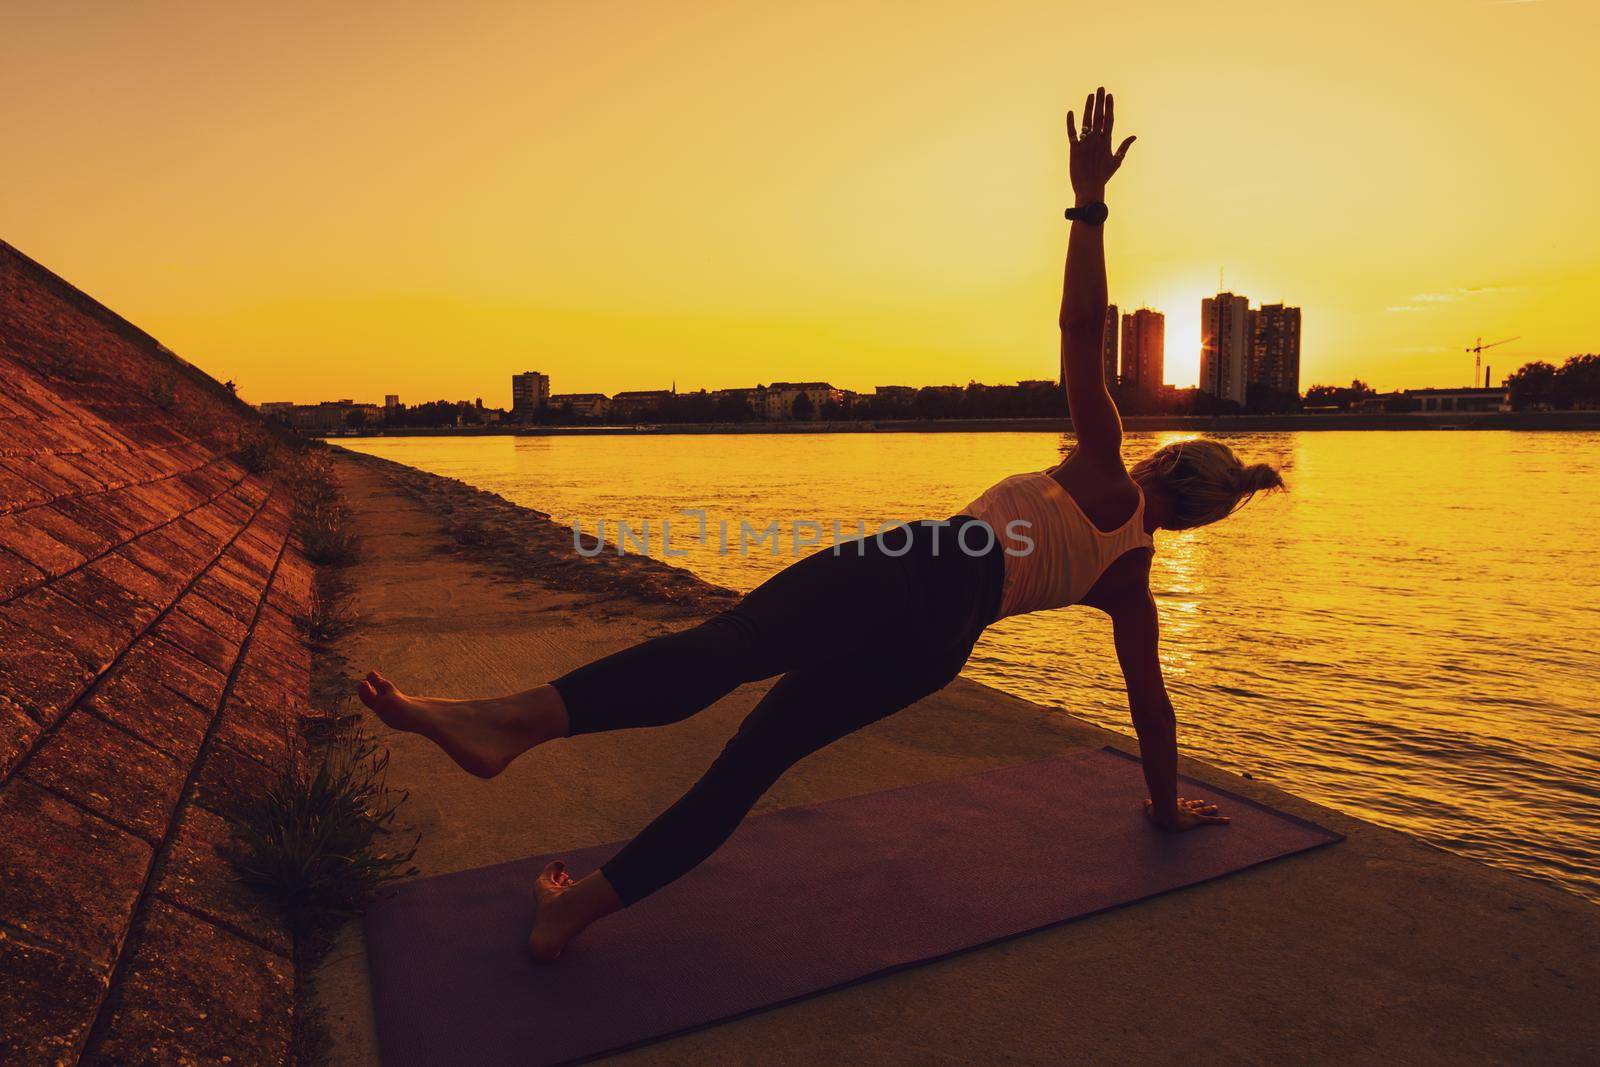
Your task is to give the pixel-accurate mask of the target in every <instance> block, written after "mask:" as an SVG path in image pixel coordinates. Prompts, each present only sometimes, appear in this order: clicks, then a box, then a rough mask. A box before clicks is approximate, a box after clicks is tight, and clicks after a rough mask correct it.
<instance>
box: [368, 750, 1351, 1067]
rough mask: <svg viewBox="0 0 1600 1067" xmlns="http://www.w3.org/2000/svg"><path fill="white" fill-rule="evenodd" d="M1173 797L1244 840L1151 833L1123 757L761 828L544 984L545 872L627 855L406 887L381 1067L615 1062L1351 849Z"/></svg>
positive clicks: (390, 902) (1062, 762)
mask: <svg viewBox="0 0 1600 1067" xmlns="http://www.w3.org/2000/svg"><path fill="white" fill-rule="evenodd" d="M1181 792H1183V793H1184V794H1186V795H1190V796H1203V797H1207V798H1212V797H1215V798H1219V799H1221V800H1223V801H1224V802H1225V805H1226V808H1225V813H1226V814H1228V815H1230V816H1231V817H1232V818H1233V823H1232V824H1231V825H1229V826H1226V827H1205V828H1202V829H1200V830H1197V831H1194V832H1192V833H1187V834H1175V835H1173V834H1165V833H1162V832H1161V831H1159V830H1157V829H1156V828H1155V827H1153V826H1151V825H1149V824H1148V823H1147V822H1146V820H1145V818H1144V816H1143V815H1142V814H1141V805H1142V803H1143V799H1144V795H1145V787H1144V780H1143V778H1142V777H1141V775H1140V773H1139V765H1138V762H1137V761H1136V760H1134V759H1132V758H1130V757H1128V756H1124V755H1123V754H1121V753H1119V752H1117V751H1115V750H1113V749H1109V748H1107V749H1091V750H1087V751H1082V752H1074V753H1072V754H1070V755H1066V756H1060V757H1056V758H1053V759H1047V760H1041V761H1039V762H1036V763H1027V764H1023V765H1021V766H1016V767H1006V768H1002V769H1001V770H997V771H989V772H986V773H983V774H976V775H971V776H968V777H964V778H957V779H954V780H951V781H943V782H929V783H927V784H924V785H916V786H908V787H906V788H903V789H891V790H887V791H885V792H881V793H868V794H865V795H863V796H855V797H847V798H844V799H842V800H833V801H829V802H827V803H823V804H814V805H810V806H807V807H797V808H787V809H784V810H782V811H777V812H773V813H771V814H768V815H759V816H755V817H753V818H750V819H747V820H746V821H745V823H744V824H743V825H742V826H740V828H739V829H738V831H737V832H735V834H734V835H733V837H732V838H731V839H729V841H728V843H727V844H726V845H724V846H723V847H722V849H721V850H719V851H718V852H717V853H716V854H715V855H714V856H712V857H711V858H710V859H709V860H707V861H706V862H705V863H704V864H702V865H701V866H700V867H698V868H696V869H695V870H694V871H692V872H691V873H690V874H688V875H686V876H685V877H684V878H682V879H681V880H679V881H678V882H675V883H674V884H672V885H670V886H668V887H667V888H665V889H663V890H661V891H660V892H659V893H656V894H655V895H654V896H651V897H647V898H646V899H645V900H643V901H641V902H639V903H638V904H636V905H634V906H633V907H632V908H629V909H627V910H626V911H623V912H620V913H618V914H617V915H614V916H611V917H610V918H608V919H606V920H604V921H602V922H600V923H598V924H596V925H595V926H594V927H592V928H590V929H589V930H588V931H587V932H585V933H584V935H583V936H582V937H581V938H579V939H578V940H577V941H574V942H573V944H572V946H571V947H570V948H568V949H567V951H566V953H565V954H564V955H563V956H562V958H561V959H560V960H559V961H557V962H556V963H554V964H551V965H546V966H541V965H538V964H535V963H532V962H530V961H529V960H528V958H527V957H526V956H525V955H524V952H523V941H524V939H525V938H526V936H527V932H528V927H529V924H530V921H531V919H532V914H533V896H532V888H531V887H532V885H533V881H534V878H535V877H536V876H537V875H538V873H539V871H540V870H542V869H543V868H544V865H545V864H546V863H548V862H549V861H550V860H552V859H565V860H566V861H567V863H568V864H569V866H570V867H571V869H572V873H573V875H574V877H581V876H582V875H583V874H585V873H587V872H588V871H589V870H591V869H592V868H594V867H596V866H598V865H599V864H601V863H602V862H604V861H605V860H606V859H607V858H608V857H609V856H611V854H612V853H614V852H615V851H616V850H617V848H618V847H619V843H612V844H607V845H597V846H594V847H590V848H581V849H571V850H567V851H564V852H556V853H551V854H549V855H545V856H534V857H532V858H530V859H525V860H516V861H514V862H512V863H502V864H499V865H497V866H494V867H482V868H479V869H477V870H471V871H461V872H458V873H456V874H446V875H441V876H439V877H436V878H425V879H421V880H419V881H415V882H408V883H406V884H405V885H403V886H401V887H400V888H399V889H398V890H397V891H396V892H395V894H394V895H393V896H392V897H390V898H388V899H386V900H384V901H383V902H381V903H380V904H378V905H376V906H375V907H373V908H372V910H371V911H369V912H368V913H367V919H366V932H367V956H368V960H369V962H370V965H371V974H372V997H373V1002H374V1004H375V1006H376V1011H377V1023H378V1040H379V1045H380V1048H381V1051H382V1055H383V1062H384V1063H385V1064H386V1065H388V1067H397V1065H401V1064H428V1065H432V1064H459V1063H472V1064H549V1063H562V1062H567V1061H571V1060H576V1059H583V1058H587V1057H590V1056H596V1055H599V1054H601V1053H605V1052H615V1051H618V1050H621V1049H623V1048H627V1047H630V1046H633V1045H638V1044H642V1043H645V1042H648V1041H651V1040H654V1039H657V1038H662V1037H666V1036H669V1035H671V1034H677V1033H682V1032H684V1031H686V1030H693V1029H697V1028H699V1027H702V1026H707V1025H709V1024H711V1023H715V1022H719V1021H722V1020H726V1019H729V1018H732V1017H734V1016H738V1015H745V1014H748V1013H750V1012H753V1011H757V1010H759V1009H762V1008H767V1007H772V1006H774V1005H778V1004H782V1003H785V1002H787V1001H792V1000H796V999H799V998H801V997H805V996H808V995H811V994H813V993H819V992H822V991H824V990H827V989H833V988H835V987H838V986H841V985H846V984H849V983H852V982H857V981H860V980H862V979H864V978H869V977H871V976H874V975H878V974H883V973H884V972H887V971H891V970H896V969H898V968H902V967H906V966H910V965H912V964H917V963H925V962H928V961H930V960H935V959H938V958H940V957H944V956H950V955H953V954H955V953H958V952H963V951H965V950H967V949H971V948H976V947H978V946H980V945H985V944H989V943H992V942H995V941H999V940H1003V939H1005V938H1009V937H1015V936H1017V935H1018V934H1023V933H1028V932H1030V931H1034V930H1038V929H1041V928H1044V927H1048V926H1054V925H1057V924H1059V923H1062V922H1065V921H1067V920H1069V919H1075V918H1079V917H1081V916H1084V915H1089V914H1092V913H1094V912H1097V911H1103V910H1105V909H1106V908H1110V907H1115V906H1116V905H1119V904H1127V903H1130V902H1132V901H1136V900H1142V899H1144V898H1146V897H1150V896H1155V895H1156V894H1158V893H1164V892H1166V891H1168V890H1170V889H1177V888H1180V887H1182V886H1188V885H1194V884H1195V883H1197V882H1204V881H1207V880H1209V879H1212V878H1216V877H1219V876H1221V875H1224V874H1229V873H1232V872H1234V871H1239V870H1243V869H1244V868H1246V867H1252V866H1254V865H1256V864H1258V863H1263V862H1266V861H1267V860H1272V859H1277V858H1278V857H1280V856H1287V855H1290V854H1292V853H1295V852H1301V851H1304V850H1306V849H1309V848H1315V847H1317V846H1318V845H1325V844H1328V843H1330V842H1334V841H1338V840H1341V835H1339V834H1336V833H1333V832H1332V831H1329V830H1325V829H1323V828H1322V827H1319V826H1316V825H1315V824H1313V823H1309V822H1306V821H1305V820H1303V819H1297V818H1295V817H1293V816H1291V815H1285V814H1282V813H1281V812H1276V811H1273V810H1272V809H1270V808H1267V807H1264V806H1262V805H1260V804H1256V803H1253V802H1251V801H1249V800H1245V799H1244V798H1242V797H1237V796H1234V795H1232V794H1229V793H1226V792H1224V791H1223V790H1220V789H1215V788H1213V787H1211V786H1207V785H1201V784H1199V783H1196V782H1193V781H1191V780H1189V779H1184V780H1183V785H1182V789H1181ZM974 861H977V862H979V863H981V864H982V865H983V868H984V876H983V878H982V879H980V880H978V881H976V882H974V881H973V880H972V879H971V878H970V877H968V876H967V875H966V874H965V873H964V872H965V871H966V870H967V869H969V868H970V867H971V865H972V863H973V862H974ZM974 892H976V893H977V894H978V895H979V899H978V900H977V901H974V899H973V895H974Z"/></svg>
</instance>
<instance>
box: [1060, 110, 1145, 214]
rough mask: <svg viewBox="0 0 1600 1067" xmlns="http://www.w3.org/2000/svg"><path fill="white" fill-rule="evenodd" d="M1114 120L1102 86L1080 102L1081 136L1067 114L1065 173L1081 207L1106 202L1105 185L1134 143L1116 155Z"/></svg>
mask: <svg viewBox="0 0 1600 1067" xmlns="http://www.w3.org/2000/svg"><path fill="white" fill-rule="evenodd" d="M1115 118H1116V105H1115V101H1114V100H1113V99H1112V97H1111V95H1110V94H1109V93H1107V92H1106V90H1105V86H1101V87H1100V88H1099V89H1096V90H1095V91H1094V92H1092V93H1090V94H1089V98H1088V99H1087V100H1085V101H1084V102H1083V132H1082V134H1081V135H1080V134H1079V132H1078V127H1077V124H1076V123H1075V122H1074V121H1073V115H1072V112H1070V111H1069V112H1067V143H1068V145H1069V146H1070V149H1069V151H1070V158H1069V163H1068V171H1069V173H1070V174H1071V176H1072V191H1073V192H1074V193H1075V194H1076V195H1077V198H1078V202H1079V203H1080V204H1083V203H1089V202H1091V201H1095V200H1104V199H1105V198H1106V182H1108V181H1110V180H1111V176H1112V175H1113V174H1115V173H1116V172H1117V168H1118V167H1120V166H1122V160H1123V158H1124V157H1125V156H1127V154H1128V146H1129V145H1131V144H1133V142H1134V141H1135V140H1136V138H1133V137H1129V138H1127V139H1126V140H1124V141H1123V142H1122V144H1121V146H1120V147H1118V148H1117V150H1116V151H1115V152H1113V151H1112V150H1111V127H1112V124H1113V122H1114V120H1115Z"/></svg>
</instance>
